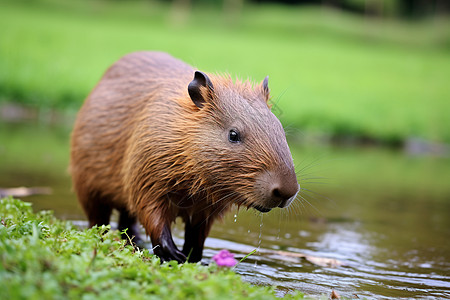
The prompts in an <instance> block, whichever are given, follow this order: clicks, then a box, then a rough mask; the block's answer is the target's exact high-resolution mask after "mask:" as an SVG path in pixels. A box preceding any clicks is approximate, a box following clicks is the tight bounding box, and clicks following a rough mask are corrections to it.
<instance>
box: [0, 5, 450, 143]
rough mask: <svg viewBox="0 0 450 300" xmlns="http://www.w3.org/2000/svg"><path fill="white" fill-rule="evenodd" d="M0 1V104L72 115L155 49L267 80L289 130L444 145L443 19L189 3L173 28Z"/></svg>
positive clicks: (447, 57) (139, 11)
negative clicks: (114, 69) (233, 11)
mask: <svg viewBox="0 0 450 300" xmlns="http://www.w3.org/2000/svg"><path fill="white" fill-rule="evenodd" d="M1 5H2V9H1V10H0V27H1V28H3V30H2V34H1V35H0V98H1V99H3V101H17V102H20V103H23V104H27V105H33V106H38V107H47V108H48V107H50V108H64V109H67V108H68V109H73V110H76V109H78V107H79V106H80V105H81V103H82V101H83V99H84V98H85V97H86V95H87V94H88V93H89V91H90V90H91V89H92V88H93V86H94V85H95V84H96V82H97V81H98V80H99V78H100V77H101V75H102V73H103V72H104V71H105V70H106V68H107V67H108V66H109V65H110V64H111V63H113V62H114V61H115V60H117V59H118V58H119V57H120V56H122V55H124V54H126V53H129V52H132V51H137V50H160V51H165V52H169V53H171V54H172V55H174V56H175V57H178V58H180V59H182V60H184V61H186V62H188V63H190V64H192V65H194V66H196V67H198V68H199V69H202V70H206V71H210V72H215V71H218V72H223V71H227V72H230V73H231V74H233V75H235V76H238V77H241V78H244V79H245V78H247V77H250V78H253V79H254V80H258V81H259V80H262V79H263V78H264V76H265V75H267V74H268V75H270V87H271V89H272V94H273V96H274V102H275V103H276V104H277V108H278V109H277V110H276V111H277V113H278V115H279V117H280V118H281V119H282V121H283V123H284V124H285V125H287V126H290V127H293V128H296V130H298V129H300V130H301V131H312V132H320V133H321V134H325V135H330V136H349V135H350V136H355V137H359V138H361V137H368V138H372V139H377V140H382V141H386V142H397V141H403V140H405V139H406V138H407V137H409V136H418V137H422V138H426V139H429V140H435V141H441V142H450V122H449V121H448V112H449V111H450V101H449V99H450V88H449V85H448V78H450V29H449V28H450V26H449V21H448V20H429V21H421V22H420V23H400V22H397V21H394V20H383V21H382V20H372V19H362V18H359V17H354V16H349V15H344V14H340V13H337V12H333V11H329V10H325V9H314V8H306V9H302V8H296V7H288V8H286V7H282V6H259V7H255V6H250V5H247V6H245V7H244V9H243V11H242V14H241V15H240V16H235V18H234V19H230V18H227V15H226V14H225V13H223V12H222V11H220V10H219V8H214V7H203V8H200V7H195V8H194V10H193V11H192V13H191V15H190V17H189V18H188V20H187V22H186V23H185V24H177V23H174V22H173V21H171V20H172V19H173V18H171V16H172V13H171V10H170V7H169V6H167V5H165V4H164V3H161V2H157V1H145V2H144V1H126V2H119V1H118V2H115V1H101V0H96V1H77V2H75V1H74V2H68V3H66V2H61V1H59V0H41V1H31V2H30V1H16V2H11V1H4V0H3V1H1ZM230 20H233V23H232V24H231V23H230Z"/></svg>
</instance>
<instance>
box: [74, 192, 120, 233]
mask: <svg viewBox="0 0 450 300" xmlns="http://www.w3.org/2000/svg"><path fill="white" fill-rule="evenodd" d="M78 199H80V203H81V205H82V207H83V209H84V211H85V213H86V215H87V217H88V220H89V227H92V226H95V225H108V224H109V219H110V217H111V212H112V208H111V206H110V205H109V204H108V199H105V197H102V196H100V195H99V193H92V192H91V193H86V194H84V193H78Z"/></svg>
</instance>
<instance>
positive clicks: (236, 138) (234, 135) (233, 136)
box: [228, 129, 241, 143]
mask: <svg viewBox="0 0 450 300" xmlns="http://www.w3.org/2000/svg"><path fill="white" fill-rule="evenodd" d="M228 140H229V141H230V142H232V143H239V142H240V141H241V136H240V134H239V132H238V131H236V130H234V129H231V130H230V132H229V133H228Z"/></svg>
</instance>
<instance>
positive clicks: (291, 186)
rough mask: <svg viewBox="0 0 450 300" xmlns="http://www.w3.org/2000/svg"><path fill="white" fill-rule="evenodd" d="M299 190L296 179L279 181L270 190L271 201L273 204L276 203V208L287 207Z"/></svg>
mask: <svg viewBox="0 0 450 300" xmlns="http://www.w3.org/2000/svg"><path fill="white" fill-rule="evenodd" d="M299 190H300V185H299V184H298V183H297V179H296V178H295V179H290V180H287V181H280V182H279V183H278V184H277V185H274V186H273V188H272V192H271V195H272V201H273V203H278V205H277V206H278V207H281V208H284V207H287V206H289V204H291V202H292V201H293V200H294V199H295V197H296V196H297V193H298V191H299Z"/></svg>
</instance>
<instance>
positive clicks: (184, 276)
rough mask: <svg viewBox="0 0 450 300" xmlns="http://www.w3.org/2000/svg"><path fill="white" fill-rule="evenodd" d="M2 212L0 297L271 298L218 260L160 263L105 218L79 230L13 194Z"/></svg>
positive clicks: (269, 290) (265, 289) (298, 295)
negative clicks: (128, 241) (131, 243)
mask: <svg viewBox="0 0 450 300" xmlns="http://www.w3.org/2000/svg"><path fill="white" fill-rule="evenodd" d="M0 218H1V223H0V260H1V264H0V298H1V299H249V298H250V299H252V298H253V299H276V296H275V289H274V288H273V287H261V286H254V285H250V284H248V283H245V282H243V281H242V280H241V278H240V276H239V275H237V274H235V273H234V272H233V271H231V270H229V269H220V268H218V267H217V266H216V265H210V266H202V265H200V264H183V265H179V264H177V263H176V262H170V263H165V264H162V265H161V264H160V263H159V259H158V258H157V257H156V256H153V255H151V254H149V252H148V250H140V249H137V248H133V247H132V246H129V245H128V246H127V245H125V244H124V242H123V241H122V240H120V238H119V236H120V235H119V233H118V232H117V231H112V230H109V226H102V227H95V228H91V229H87V230H83V231H80V230H78V229H77V228H75V227H74V226H73V225H72V224H71V223H69V222H67V221H60V220H58V219H56V218H55V217H53V215H52V214H51V213H50V212H45V211H43V212H39V213H36V214H34V213H33V212H32V209H31V204H29V203H26V202H22V201H20V200H15V199H12V198H7V199H1V200H0ZM287 297H288V298H297V299H299V298H303V295H302V294H301V293H296V294H295V295H287Z"/></svg>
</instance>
